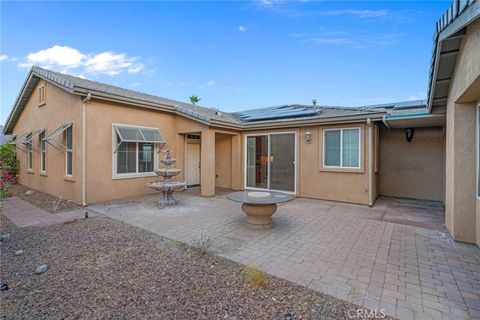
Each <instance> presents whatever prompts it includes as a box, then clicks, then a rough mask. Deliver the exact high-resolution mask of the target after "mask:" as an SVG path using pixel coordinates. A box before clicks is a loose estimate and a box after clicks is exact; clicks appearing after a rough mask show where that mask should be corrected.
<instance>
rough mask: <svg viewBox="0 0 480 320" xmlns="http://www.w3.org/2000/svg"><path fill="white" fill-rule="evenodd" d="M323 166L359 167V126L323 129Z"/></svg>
mask: <svg viewBox="0 0 480 320" xmlns="http://www.w3.org/2000/svg"><path fill="white" fill-rule="evenodd" d="M323 166H324V167H333V168H357V169H358V168H360V128H351V129H350V128H349V129H326V130H324V131H323Z"/></svg>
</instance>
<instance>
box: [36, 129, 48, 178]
mask: <svg viewBox="0 0 480 320" xmlns="http://www.w3.org/2000/svg"><path fill="white" fill-rule="evenodd" d="M43 138H45V131H42V132H40V134H39V135H38V140H39V143H40V171H41V172H43V173H45V171H46V160H47V143H46V142H45V140H43Z"/></svg>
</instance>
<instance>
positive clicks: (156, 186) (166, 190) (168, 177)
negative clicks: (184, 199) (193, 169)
mask: <svg viewBox="0 0 480 320" xmlns="http://www.w3.org/2000/svg"><path fill="white" fill-rule="evenodd" d="M164 154H165V158H164V159H162V160H160V162H161V163H163V164H164V165H165V168H160V169H156V170H155V173H156V174H157V175H158V176H160V177H162V181H157V182H153V183H149V184H148V186H149V187H150V188H152V189H153V190H157V191H160V192H162V197H161V198H160V200H159V201H158V202H157V206H158V207H159V208H163V207H166V206H174V205H176V204H177V202H176V201H175V199H174V198H173V193H174V192H175V191H177V190H180V189H182V188H184V187H185V182H181V181H172V178H173V177H175V176H176V175H178V174H179V173H180V172H182V170H181V169H176V168H170V166H171V165H173V164H174V163H175V162H177V160H176V159H172V152H171V151H170V150H166V151H164Z"/></svg>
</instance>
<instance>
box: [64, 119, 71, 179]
mask: <svg viewBox="0 0 480 320" xmlns="http://www.w3.org/2000/svg"><path fill="white" fill-rule="evenodd" d="M65 142H66V143H65V175H66V176H70V177H71V176H72V175H73V130H72V126H69V127H68V128H66V129H65Z"/></svg>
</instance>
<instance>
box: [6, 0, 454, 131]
mask: <svg viewBox="0 0 480 320" xmlns="http://www.w3.org/2000/svg"><path fill="white" fill-rule="evenodd" d="M0 5H1V17H0V18H1V19H0V20H1V22H0V23H1V34H0V35H1V40H0V44H1V47H0V68H1V70H0V76H1V79H0V82H1V83H0V94H1V97H0V103H1V115H0V122H1V123H4V122H5V120H6V118H7V116H8V113H9V112H10V109H11V107H12V105H13V103H14V101H15V98H16V96H17V94H18V92H19V90H20V88H21V86H22V84H23V81H24V80H25V77H26V75H27V72H28V68H29V66H30V65H32V64H35V65H39V66H43V67H47V68H51V69H53V70H56V71H61V72H67V73H69V74H73V75H79V76H82V77H86V78H88V79H92V80H96V81H101V82H106V83H110V84H113V85H118V86H122V87H126V88H130V89H132V90H138V91H143V92H147V93H151V94H156V95H159V96H163V97H167V98H171V99H178V100H182V101H187V100H188V97H189V96H190V95H192V94H195V95H198V96H199V97H200V98H201V99H202V101H201V103H200V104H201V105H205V106H209V107H217V108H220V109H222V110H225V111H236V110H237V111H238V110H243V109H249V108H254V107H266V106H272V105H280V104H288V103H305V104H309V103H311V100H312V98H313V97H315V98H316V99H317V101H318V103H319V104H323V105H346V106H349V105H368V104H376V103H384V102H392V101H403V100H409V99H417V98H424V97H425V95H426V91H427V77H428V69H429V62H430V56H431V50H432V35H433V29H434V25H435V22H436V21H437V19H438V18H439V17H440V16H441V14H442V13H443V11H444V10H446V8H447V7H448V5H449V2H448V1H443V2H432V1H430V2H416V1H405V2H404V1H394V2H379V1H374V2H365V1H363V2H338V1H335V2H333V1H332V2H328V1H327V2H324V1H322V2H320V1H296V2H288V1H278V0H264V1H253V2H247V1H236V2H226V1H225V2H219V1H217V2H199V1H197V2H181V1H177V2H133V1H132V2H93V1H92V2H51V1H49V2H39V1H37V2H1V3H0Z"/></svg>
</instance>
